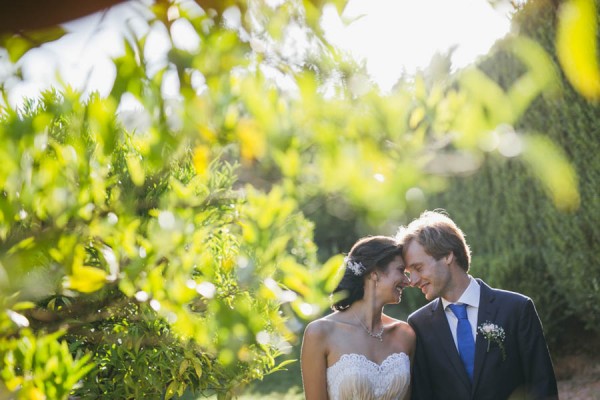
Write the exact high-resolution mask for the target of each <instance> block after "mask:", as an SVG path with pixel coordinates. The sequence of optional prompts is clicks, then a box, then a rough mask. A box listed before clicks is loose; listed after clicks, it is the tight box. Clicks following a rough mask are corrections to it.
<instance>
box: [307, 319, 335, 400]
mask: <svg viewBox="0 0 600 400" xmlns="http://www.w3.org/2000/svg"><path fill="white" fill-rule="evenodd" d="M324 324H326V322H324V321H322V320H317V321H313V322H311V323H310V324H308V326H307V327H306V330H305V331H304V338H303V339H302V350H301V354H300V365H301V367H302V384H303V386H304V396H305V398H306V400H328V399H329V398H328V396H327V340H326V339H327V330H326V329H325V327H324V326H323V325H324Z"/></svg>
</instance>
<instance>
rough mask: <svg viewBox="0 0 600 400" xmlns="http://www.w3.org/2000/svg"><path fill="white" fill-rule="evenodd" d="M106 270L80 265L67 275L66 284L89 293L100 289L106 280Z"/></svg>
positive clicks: (70, 287)
mask: <svg viewBox="0 0 600 400" xmlns="http://www.w3.org/2000/svg"><path fill="white" fill-rule="evenodd" d="M106 276H107V274H106V271H103V270H101V269H99V268H94V267H87V266H80V267H77V268H74V269H73V274H72V275H70V276H68V277H67V282H66V286H67V287H68V288H69V289H73V290H77V291H78V292H82V293H91V292H95V291H96V290H99V289H101V288H102V287H103V286H104V283H105V282H106Z"/></svg>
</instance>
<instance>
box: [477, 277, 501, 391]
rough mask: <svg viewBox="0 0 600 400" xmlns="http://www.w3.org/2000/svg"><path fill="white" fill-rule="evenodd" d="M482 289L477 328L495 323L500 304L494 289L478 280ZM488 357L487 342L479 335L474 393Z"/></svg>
mask: <svg viewBox="0 0 600 400" xmlns="http://www.w3.org/2000/svg"><path fill="white" fill-rule="evenodd" d="M477 283H479V286H480V288H481V291H480V297H479V312H478V313H477V325H476V326H477V327H479V325H481V324H482V323H484V322H486V321H490V322H493V321H494V320H495V318H496V314H497V312H498V304H497V303H496V302H495V300H496V296H495V295H494V292H493V290H492V288H490V287H489V286H488V285H486V284H485V283H484V282H483V281H482V280H480V279H477ZM486 356H487V342H486V340H485V338H484V337H483V335H481V334H479V332H478V333H477V336H476V341H475V365H474V366H473V393H474V392H475V388H476V387H477V382H478V381H479V378H480V376H481V372H482V370H483V365H484V363H485V358H486Z"/></svg>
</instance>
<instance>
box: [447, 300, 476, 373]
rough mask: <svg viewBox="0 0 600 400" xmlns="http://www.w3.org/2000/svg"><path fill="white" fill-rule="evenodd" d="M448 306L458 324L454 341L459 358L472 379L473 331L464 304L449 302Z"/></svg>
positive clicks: (473, 358) (473, 357) (473, 356)
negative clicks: (456, 343)
mask: <svg viewBox="0 0 600 400" xmlns="http://www.w3.org/2000/svg"><path fill="white" fill-rule="evenodd" d="M448 307H450V309H451V310H452V312H453V313H454V315H456V318H458V325H457V327H456V341H457V342H458V353H459V354H460V359H461V360H462V362H463V365H464V366H465V369H466V370H467V375H469V378H470V379H471V382H472V381H473V364H474V362H475V341H474V340H473V332H472V330H471V324H470V323H469V318H467V305H466V304H450V305H449V306H448Z"/></svg>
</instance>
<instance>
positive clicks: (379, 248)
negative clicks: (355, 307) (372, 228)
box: [331, 236, 402, 311]
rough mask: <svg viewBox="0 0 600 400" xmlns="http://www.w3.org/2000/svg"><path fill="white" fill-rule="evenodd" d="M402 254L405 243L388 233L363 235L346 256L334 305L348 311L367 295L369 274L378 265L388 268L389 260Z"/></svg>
mask: <svg viewBox="0 0 600 400" xmlns="http://www.w3.org/2000/svg"><path fill="white" fill-rule="evenodd" d="M396 256H402V246H401V245H400V244H399V243H398V242H397V241H396V240H395V239H394V238H391V237H388V236H367V237H364V238H362V239H359V240H358V241H357V242H356V243H355V244H354V246H352V249H351V250H350V253H348V256H347V257H346V258H345V259H344V275H343V276H342V279H341V280H340V283H339V284H338V285H337V287H336V288H335V289H334V290H333V292H332V295H335V294H337V293H341V294H342V296H343V298H340V299H338V300H337V301H336V302H335V303H333V305H332V306H331V309H332V310H336V311H344V310H345V309H347V308H348V307H350V306H351V305H352V303H354V302H355V301H357V300H360V299H362V298H363V296H364V292H365V277H366V276H368V275H369V274H370V273H371V272H373V271H374V270H375V269H377V270H380V271H382V272H384V271H385V269H386V268H387V266H388V264H389V263H390V262H391V261H392V260H393V259H394V258H395V257H396Z"/></svg>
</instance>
